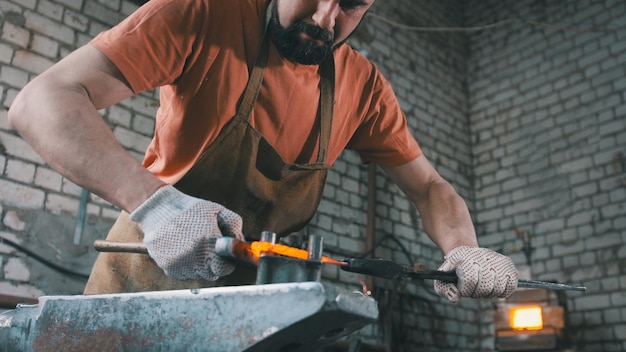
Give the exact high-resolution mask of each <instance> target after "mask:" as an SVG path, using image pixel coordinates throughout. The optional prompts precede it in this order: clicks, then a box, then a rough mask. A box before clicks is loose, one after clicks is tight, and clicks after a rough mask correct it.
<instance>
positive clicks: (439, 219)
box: [414, 180, 478, 254]
mask: <svg viewBox="0 0 626 352" xmlns="http://www.w3.org/2000/svg"><path fill="white" fill-rule="evenodd" d="M425 194H426V196H425V197H422V198H420V199H414V202H415V204H416V205H417V207H418V209H419V212H420V215H421V218H422V223H423V225H424V230H425V231H426V233H427V234H428V236H429V237H430V238H431V239H432V241H433V242H435V243H436V244H437V245H438V246H439V248H441V250H442V251H443V252H444V253H446V254H447V253H448V252H449V251H450V250H452V249H453V248H455V247H458V246H471V247H476V246H478V243H477V241H476V232H475V230H474V226H473V224H472V221H471V217H470V214H469V211H468V209H467V206H466V204H465V202H464V201H463V199H462V198H461V197H460V196H459V195H458V194H457V193H456V191H455V190H454V188H453V187H452V186H451V185H450V184H449V183H448V182H445V181H443V180H441V181H435V182H433V183H431V184H430V186H429V187H428V190H427V192H426V193H425Z"/></svg>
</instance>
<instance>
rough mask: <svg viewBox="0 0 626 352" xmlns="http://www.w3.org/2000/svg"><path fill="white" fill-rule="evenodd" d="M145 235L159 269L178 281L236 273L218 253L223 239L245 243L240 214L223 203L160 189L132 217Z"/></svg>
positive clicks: (173, 190) (211, 278) (147, 245)
mask: <svg viewBox="0 0 626 352" xmlns="http://www.w3.org/2000/svg"><path fill="white" fill-rule="evenodd" d="M130 219H131V220H132V221H135V222H137V223H138V224H139V226H140V227H141V229H142V230H143V232H144V239H143V241H144V243H145V244H146V247H147V248H148V253H149V254H150V257H151V258H152V259H154V261H155V262H156V264H157V265H158V266H159V268H161V269H163V271H164V272H165V273H166V274H167V275H169V276H171V277H173V278H176V279H180V280H185V279H205V280H210V281H213V280H217V279H218V278H219V277H220V276H225V275H228V274H230V273H232V272H233V270H235V266H234V264H233V263H231V262H229V261H228V260H225V259H223V258H221V257H220V256H218V255H217V254H215V241H216V239H217V238H219V237H222V236H231V237H235V238H237V239H239V240H242V241H243V240H244V236H243V233H242V231H241V229H242V226H243V221H242V219H241V217H240V216H239V215H237V214H236V213H234V212H233V211H231V210H229V209H226V208H225V207H223V206H222V205H220V204H217V203H214V202H210V201H206V200H204V199H199V198H194V197H191V196H189V195H186V194H184V193H182V192H180V191H179V190H177V189H176V188H174V187H173V186H169V185H168V186H165V187H161V188H159V189H158V190H157V191H156V192H154V194H153V195H152V196H150V198H148V199H147V200H146V201H145V202H144V203H143V204H141V205H140V206H139V207H138V208H137V209H135V211H133V212H132V213H131V214H130Z"/></svg>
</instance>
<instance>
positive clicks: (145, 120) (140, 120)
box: [133, 115, 154, 136]
mask: <svg viewBox="0 0 626 352" xmlns="http://www.w3.org/2000/svg"><path fill="white" fill-rule="evenodd" d="M133 130H134V131H137V132H139V133H141V134H144V135H146V136H152V135H154V118H152V117H144V116H141V115H136V116H135V117H134V118H133Z"/></svg>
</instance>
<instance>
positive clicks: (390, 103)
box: [347, 72, 422, 166]
mask: <svg viewBox="0 0 626 352" xmlns="http://www.w3.org/2000/svg"><path fill="white" fill-rule="evenodd" d="M376 76H377V78H376V80H375V83H374V87H373V91H372V94H371V96H367V106H368V109H367V114H366V117H365V119H364V120H363V121H362V123H361V124H360V126H359V127H358V128H357V130H356V132H355V134H354V136H353V137H352V138H351V139H350V142H349V143H348V146H347V148H348V149H352V150H355V151H357V152H358V153H359V155H360V157H361V160H362V161H363V162H364V163H369V162H374V163H377V164H381V165H387V166H398V165H402V164H405V163H407V162H409V161H411V160H414V159H416V158H417V157H419V156H421V155H422V150H421V148H420V146H419V144H418V143H417V141H416V140H415V138H414V137H413V135H412V134H411V132H410V130H409V128H408V125H407V120H406V116H405V115H404V113H403V112H402V110H401V108H400V105H399V103H398V100H397V98H396V95H395V93H394V92H393V89H392V87H391V85H390V84H389V82H388V81H386V80H385V78H384V77H383V76H382V74H380V72H378V73H377V75H376ZM362 103H363V102H362Z"/></svg>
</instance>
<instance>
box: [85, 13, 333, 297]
mask: <svg viewBox="0 0 626 352" xmlns="http://www.w3.org/2000/svg"><path fill="white" fill-rule="evenodd" d="M270 6H271V5H270ZM267 37H268V36H267V35H264V39H263V41H262V43H261V46H260V51H259V53H258V55H257V59H256V62H255V66H254V68H253V69H252V73H251V75H250V79H249V81H248V84H247V86H246V90H245V91H244V93H243V96H242V98H241V100H240V104H239V107H238V111H237V114H236V115H235V116H234V117H233V118H232V119H231V120H230V121H229V122H228V123H227V124H226V126H224V128H223V129H222V131H220V133H219V135H218V137H217V139H216V140H215V141H214V142H213V143H212V144H211V145H210V146H209V147H208V148H207V149H206V150H205V151H204V152H203V153H202V154H201V156H200V158H199V159H198V161H197V162H196V163H195V164H194V166H193V167H192V168H191V169H190V170H189V171H188V172H187V173H186V174H185V176H184V177H183V178H182V179H181V180H180V181H179V182H177V183H176V184H175V185H174V186H175V187H176V188H178V189H179V190H181V191H182V192H184V193H186V194H189V195H191V196H195V197H199V198H203V199H207V200H210V201H213V202H217V203H220V204H222V205H224V206H225V207H226V208H228V209H231V210H233V211H234V212H236V213H238V214H239V215H241V217H242V218H243V233H244V235H245V236H246V238H247V239H248V240H257V239H259V237H260V234H261V231H263V230H269V231H273V232H276V233H277V234H278V235H279V236H280V235H287V234H289V233H291V232H294V231H298V230H299V229H301V228H302V227H304V226H305V225H306V224H307V223H308V222H309V221H310V220H311V218H312V217H313V215H314V214H315V212H316V210H317V207H318V206H319V202H320V200H321V198H322V192H323V188H324V184H325V182H326V174H327V172H328V169H329V168H330V165H327V164H326V163H325V159H326V151H327V148H328V144H329V140H330V132H331V125H332V113H333V99H334V82H335V77H334V61H333V58H332V55H330V58H329V59H328V60H326V61H325V62H324V63H322V64H321V65H320V68H319V74H320V109H319V112H318V118H319V126H320V138H319V150H318V157H317V161H316V162H314V163H309V164H291V163H285V162H284V161H283V159H282V157H281V156H280V154H278V152H277V151H276V150H275V149H274V148H273V147H272V146H271V145H270V144H269V143H268V142H267V141H266V140H265V138H263V136H262V135H261V134H260V133H259V132H258V131H256V130H255V129H254V128H253V127H252V126H251V125H250V123H249V118H250V115H251V112H252V109H253V107H254V104H255V103H256V99H257V96H258V94H259V91H260V88H261V82H262V81H263V72H264V69H265V66H266V64H267V56H268V50H269V41H268V39H267ZM107 240H111V241H125V242H142V241H143V233H142V231H141V229H140V228H139V226H138V225H137V224H136V223H134V222H132V221H131V220H130V219H129V216H128V213H125V212H122V214H120V216H119V218H118V219H117V221H116V222H115V224H114V225H113V227H112V228H111V230H110V232H109V234H108V236H107ZM255 277H256V267H254V266H251V265H245V264H240V265H237V269H236V270H235V272H234V273H233V274H231V275H228V276H225V277H222V278H220V279H218V280H216V281H206V280H177V279H174V278H171V277H169V276H167V275H165V273H164V272H163V271H162V270H161V269H160V268H159V267H158V266H157V265H156V264H155V262H154V261H153V260H152V259H151V258H150V256H148V255H145V254H132V253H100V254H99V256H98V258H97V260H96V262H95V264H94V267H93V269H92V272H91V276H90V278H89V281H88V282H87V285H86V287H85V291H84V292H85V294H98V293H117V292H143V291H159V290H174V289H186V288H202V287H214V286H226V285H242V284H253V283H254V282H255Z"/></svg>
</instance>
